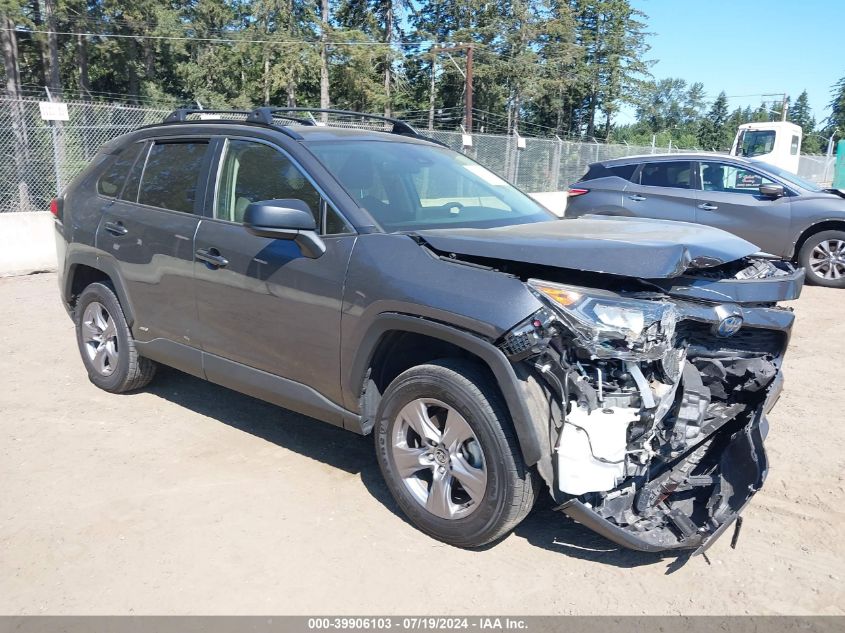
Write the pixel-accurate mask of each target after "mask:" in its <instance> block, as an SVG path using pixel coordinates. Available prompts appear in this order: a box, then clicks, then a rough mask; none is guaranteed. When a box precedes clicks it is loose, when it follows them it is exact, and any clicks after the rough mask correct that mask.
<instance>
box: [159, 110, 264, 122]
mask: <svg viewBox="0 0 845 633" xmlns="http://www.w3.org/2000/svg"><path fill="white" fill-rule="evenodd" d="M190 114H244V115H247V116H249V114H250V110H204V109H202V108H178V109H176V110H174V111H173V112H171V113H170V114H168V115H167V116H166V117H164V122H165V123H177V122H178V123H182V122H185V121H187V120H188V115H190Z"/></svg>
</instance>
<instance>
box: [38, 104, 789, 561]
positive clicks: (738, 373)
mask: <svg viewBox="0 0 845 633" xmlns="http://www.w3.org/2000/svg"><path fill="white" fill-rule="evenodd" d="M311 113H314V114H318V115H320V116H326V117H328V116H335V115H337V116H338V117H342V116H349V113H340V112H336V111H320V112H318V111H316V110H312V111H311ZM199 114H201V115H202V117H201V118H198V115H199ZM213 116H218V118H216V119H215V118H212V117H213ZM352 118H353V119H354V120H355V121H356V122H358V123H359V124H360V123H362V122H363V123H365V124H368V125H369V128H370V129H362V128H361V127H360V125H359V127H358V128H357V129H351V128H349V127H341V126H333V125H324V124H316V123H315V119H314V118H313V117H312V116H310V115H309V113H308V112H304V111H300V109H290V108H286V109H272V108H259V109H257V110H254V111H251V112H241V113H236V112H226V113H209V112H208V111H204V112H202V113H197V112H194V111H190V110H179V111H176V112H174V113H173V114H171V115H170V116H169V117H168V118H167V120H165V122H164V123H162V124H159V125H154V126H150V127H147V128H142V129H139V130H136V131H134V132H132V133H130V134H127V135H125V136H122V137H120V138H118V139H116V140H114V141H112V142H110V143H109V144H108V145H106V146H105V147H104V148H103V149H102V150H101V152H100V153H99V154H98V156H97V158H96V159H95V160H94V161H93V163H92V164H91V165H90V166H89V167H88V168H87V169H86V170H85V171H84V172H83V173H82V174H81V175H80V176H79V177H78V178H77V179H76V180H75V181H74V182H73V183H72V184H71V185H70V186H69V187H68V189H67V191H66V192H65V193H64V195H63V196H62V197H61V198H59V199H57V200H55V201H54V203H53V205H52V208H53V212H54V213H55V215H56V218H57V219H56V228H57V237H58V239H57V244H58V251H59V262H60V271H61V272H60V289H61V294H62V298H63V300H64V303H65V305H66V306H67V308H68V311H69V313H70V314H71V316H72V318H73V319H74V321H75V324H76V335H77V340H78V345H79V351H80V353H81V356H82V360H83V363H84V365H85V368H86V370H87V372H88V375H89V376H90V379H91V381H92V382H93V383H94V384H96V385H97V386H98V387H101V388H102V389H105V390H107V391H111V392H116V393H117V392H126V391H131V390H135V389H139V388H141V387H143V386H145V385H146V384H147V383H148V382H149V381H150V380H151V379H152V378H153V375H154V373H155V370H156V366H157V364H158V363H161V364H164V365H168V366H171V367H175V368H178V369H180V370H182V371H184V372H187V373H189V374H193V375H194V376H198V377H201V378H204V379H206V380H209V381H212V382H214V383H217V384H219V385H224V386H226V387H229V388H232V389H235V390H237V391H240V392H243V393H246V394H249V395H252V396H255V397H257V398H261V399H263V400H267V401H270V402H273V403H277V404H279V405H281V406H284V407H287V408H289V409H292V410H294V411H298V412H300V413H303V414H306V415H308V416H311V417H314V418H317V419H319V420H322V421H325V422H328V423H330V424H333V425H336V426H339V427H342V428H344V429H348V430H350V431H353V432H355V433H359V434H364V435H366V434H372V435H373V436H374V439H375V449H376V455H377V459H378V462H379V465H380V467H381V471H382V473H383V474H384V478H385V481H386V482H387V485H388V487H389V489H390V491H391V493H392V495H393V497H394V498H395V500H396V502H397V504H398V505H399V506H400V507H401V509H402V510H403V511H404V513H405V514H406V515H407V517H408V518H409V519H410V521H411V522H412V523H413V524H414V525H416V526H417V527H419V528H420V529H421V530H423V531H424V532H426V533H428V534H430V535H431V536H433V537H435V538H437V539H440V540H442V541H445V542H447V543H451V544H453V545H456V546H460V547H477V546H480V545H484V544H486V543H489V542H491V541H494V540H496V539H498V538H500V537H502V536H503V535H505V534H507V533H508V532H509V531H510V530H512V529H513V528H514V526H516V525H517V524H518V523H519V522H520V521H521V520H522V519H523V518H525V516H526V515H527V514H528V513H529V511H530V510H531V508H532V506H533V504H534V502H535V500H536V498H537V496H538V495H539V494H540V493H541V491H545V492H546V493H547V494H549V495H551V497H552V499H553V500H554V503H555V506H556V507H557V508H558V509H559V510H561V511H562V512H564V513H566V514H567V515H569V516H570V517H571V518H573V519H574V520H575V521H578V522H579V523H582V524H583V525H585V526H587V527H589V528H591V529H593V530H595V531H596V532H598V533H599V534H602V535H603V536H605V537H607V538H608V539H610V540H612V541H615V542H616V543H619V544H621V545H624V546H626V547H629V548H633V549H638V550H646V551H662V550H684V549H688V550H692V549H697V550H703V549H704V548H706V547H707V546H709V545H710V544H711V543H712V542H713V541H714V540H715V539H716V538H717V537H718V536H719V535H720V534H721V533H723V532H724V531H725V530H726V529H728V527H729V526H731V525H732V524H736V525H739V522H737V521H736V519H737V517H738V516H739V513H740V512H741V511H742V509H743V507H744V506H745V505H746V503H748V501H749V499H750V498H751V497H752V496H753V495H754V493H755V492H756V491H758V490H759V489H760V487H761V486H762V485H763V481H764V479H765V477H766V472H767V460H766V453H765V450H764V447H763V442H764V438H765V436H766V433H767V430H768V425H767V422H766V413H767V412H768V411H769V410H770V409H771V407H772V406H773V405H774V403H775V401H776V400H777V398H778V395H779V393H780V389H781V384H782V378H781V373H780V367H781V362H782V360H783V355H784V352H785V350H786V347H787V343H788V340H789V334H790V328H791V326H792V322H793V314H792V312H791V311H790V310H789V309H787V308H783V307H779V306H778V302H780V301H783V300H789V299H794V298H796V297H797V296H798V294H799V292H800V289H801V286H802V282H803V272H802V271H801V270H796V269H794V268H793V267H792V266H791V265H789V264H785V263H779V262H772V261H768V260H764V259H756V258H754V257H751V255H752V254H753V253H754V252H755V251H756V250H757V248H756V247H755V246H754V245H752V244H750V243H748V242H746V241H744V240H742V239H740V238H738V237H735V236H733V235H730V234H728V233H725V232H722V231H720V230H718V229H713V228H708V227H703V226H696V225H692V224H685V223H677V222H667V221H655V220H645V219H629V218H615V217H604V218H599V217H595V218H590V219H564V220H559V219H557V218H555V217H554V216H553V215H552V214H550V213H548V212H547V211H546V210H545V209H543V208H542V207H540V206H539V205H538V204H537V203H536V202H534V201H533V200H532V199H531V198H529V197H528V196H526V195H525V194H523V193H522V192H520V191H519V190H517V189H515V188H514V187H512V186H511V185H509V184H508V183H506V182H505V181H504V180H502V179H501V178H499V177H498V176H496V175H495V174H494V173H492V172H490V171H488V170H487V169H485V168H484V167H482V166H481V165H479V164H477V163H475V162H474V161H472V160H470V159H469V158H467V157H465V156H463V155H461V154H459V153H457V152H454V151H451V150H450V149H447V148H445V147H443V146H441V145H439V144H437V143H435V142H432V141H431V140H429V139H426V138H424V137H422V136H421V135H420V134H418V133H417V132H416V131H415V130H414V129H413V128H411V127H410V126H408V125H407V124H405V123H403V122H401V121H397V120H392V119H383V118H381V117H374V116H369V115H360V114H355V115H353V116H352ZM365 127H366V126H365ZM372 128H376V129H372Z"/></svg>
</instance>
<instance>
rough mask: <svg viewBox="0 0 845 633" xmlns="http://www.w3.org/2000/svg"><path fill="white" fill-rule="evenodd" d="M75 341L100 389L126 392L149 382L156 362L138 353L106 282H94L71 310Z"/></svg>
mask: <svg viewBox="0 0 845 633" xmlns="http://www.w3.org/2000/svg"><path fill="white" fill-rule="evenodd" d="M74 323H75V324H76V342H77V344H78V345H79V353H80V355H81V356H82V362H83V363H84V365H85V369H86V370H87V371H88V378H89V380H91V382H93V383H94V384H95V385H97V386H98V387H99V388H100V389H103V390H105V391H109V392H111V393H125V392H127V391H134V390H136V389H141V388H142V387H145V386H147V385H148V384H149V382H150V381H151V380H152V379H153V376H154V375H155V371H156V364H155V363H154V362H153V361H151V360H150V359H148V358H143V357H142V356H140V355H139V354H138V350H137V348H136V347H135V339H134V338H132V332H130V331H129V326H128V325H127V323H126V317H125V316H124V314H123V308H121V306H120V301H118V299H117V296H116V295H115V293H114V290H112V288H111V287H110V285H108V284H107V283H93V284H91V285H89V286H88V287H87V288H85V290H83V291H82V293H81V294H80V295H79V299H78V300H77V302H76V307H75V309H74Z"/></svg>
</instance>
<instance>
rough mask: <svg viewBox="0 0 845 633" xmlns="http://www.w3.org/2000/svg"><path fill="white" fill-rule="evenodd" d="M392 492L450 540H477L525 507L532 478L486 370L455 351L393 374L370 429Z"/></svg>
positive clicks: (500, 531) (428, 528)
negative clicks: (454, 354) (450, 355)
mask: <svg viewBox="0 0 845 633" xmlns="http://www.w3.org/2000/svg"><path fill="white" fill-rule="evenodd" d="M374 435H375V444H376V454H377V457H378V461H379V466H380V468H381V472H382V475H383V476H384V479H385V481H386V482H387V486H388V488H389V489H390V492H391V494H392V495H393V498H394V499H395V500H396V502H397V503H398V504H399V506H400V507H401V508H402V511H403V512H404V513H405V515H406V516H407V517H408V518H409V519H410V521H411V522H412V523H413V524H414V525H415V526H417V527H418V528H419V529H420V530H422V531H423V532H425V533H427V534H429V535H431V536H432V537H434V538H436V539H438V540H440V541H444V542H446V543H449V544H451V545H455V546H457V547H479V546H481V545H485V544H487V543H490V542H491V541H495V540H496V539H498V538H500V537H502V536H504V535H505V534H507V533H508V532H510V531H511V530H512V529H513V528H514V527H516V525H517V524H518V523H519V522H520V521H522V520H523V519H524V518H525V517H526V516H527V515H528V513H529V512H530V510H531V508H532V506H533V505H534V501H535V500H536V494H537V490H538V486H537V483H536V480H535V475H534V473H533V471H531V469H529V468H528V467H527V466H526V465H525V462H524V461H523V458H522V453H521V452H520V449H519V445H518V443H517V441H516V439H515V437H514V432H513V427H512V424H511V420H510V417H509V415H508V413H507V408H506V407H505V405H504V403H503V402H502V397H501V395H500V394H499V392H498V389H497V388H496V386H495V383H494V382H493V380H492V379H491V377H490V376H488V375H487V374H486V372H484V371H483V370H482V369H481V368H480V367H479V366H478V365H476V364H474V363H471V362H467V361H464V360H459V359H446V360H440V361H435V362H432V363H429V364H426V365H419V366H417V367H413V368H411V369H409V370H407V371H405V372H404V373H402V374H400V375H399V376H398V377H397V378H396V379H395V380H394V381H393V382H392V383H391V384H390V386H389V387H388V388H387V389H386V391H385V394H384V397H383V398H382V400H381V403H380V405H379V411H378V415H377V421H376V425H375V430H374Z"/></svg>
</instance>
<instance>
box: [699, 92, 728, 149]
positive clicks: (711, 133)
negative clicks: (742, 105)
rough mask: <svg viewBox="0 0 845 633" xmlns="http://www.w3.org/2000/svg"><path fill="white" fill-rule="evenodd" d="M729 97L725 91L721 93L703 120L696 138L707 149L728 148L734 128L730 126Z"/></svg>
mask: <svg viewBox="0 0 845 633" xmlns="http://www.w3.org/2000/svg"><path fill="white" fill-rule="evenodd" d="M727 123H728V99H727V97H726V96H725V93H724V91H723V92H720V93H719V96H718V97H716V100H715V101H714V102H713V105H712V106H710V110H709V111H708V112H707V116H706V117H705V118H704V120H703V121H702V122H701V124H700V126H699V129H698V134H697V135H696V139H697V140H698V144H699V145H700V146H701V147H702V148H703V149H706V150H721V149H727V148H728V147H729V146H730V143H731V139H732V138H733V130H731V129H729V128H728V125H727Z"/></svg>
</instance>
